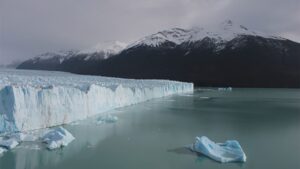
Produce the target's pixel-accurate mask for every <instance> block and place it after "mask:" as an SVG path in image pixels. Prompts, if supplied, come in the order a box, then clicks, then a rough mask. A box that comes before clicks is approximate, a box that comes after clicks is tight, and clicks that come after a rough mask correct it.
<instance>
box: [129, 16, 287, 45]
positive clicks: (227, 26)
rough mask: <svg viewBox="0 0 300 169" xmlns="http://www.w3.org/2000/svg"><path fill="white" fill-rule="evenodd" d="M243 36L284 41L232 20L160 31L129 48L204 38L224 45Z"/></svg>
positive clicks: (191, 41) (186, 41) (179, 42)
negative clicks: (212, 25) (204, 25)
mask: <svg viewBox="0 0 300 169" xmlns="http://www.w3.org/2000/svg"><path fill="white" fill-rule="evenodd" d="M241 35H251V36H260V37H265V38H272V39H283V38H280V37H275V36H270V35H267V34H264V33H261V32H257V31H251V30H249V29H248V28H247V27H245V26H243V25H238V24H234V23H233V22H232V21H231V20H227V21H225V22H222V23H221V24H219V25H217V26H215V27H212V28H205V27H194V28H192V29H181V28H172V29H169V30H164V31H160V32H158V33H155V34H152V35H149V36H146V37H144V38H141V39H140V40H138V41H136V42H134V43H133V44H131V45H129V46H128V48H132V47H138V46H151V47H159V46H160V45H162V44H164V43H173V44H174V45H180V44H182V43H194V42H197V41H201V40H203V39H204V38H210V39H212V40H213V41H214V43H218V44H223V43H225V42H228V41H230V40H232V39H234V38H236V37H238V36H241Z"/></svg>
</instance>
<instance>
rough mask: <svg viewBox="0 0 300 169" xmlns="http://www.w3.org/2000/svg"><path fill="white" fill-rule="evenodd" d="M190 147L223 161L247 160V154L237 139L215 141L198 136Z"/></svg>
mask: <svg viewBox="0 0 300 169" xmlns="http://www.w3.org/2000/svg"><path fill="white" fill-rule="evenodd" d="M189 148H190V149H191V150H192V151H195V152H198V153H201V154H203V155H205V156H207V157H210V158H211V159H213V160H216V161H218V162H221V163H227V162H246V155H245V153H244V151H243V149H242V147H241V145H240V144H239V142H238V141H236V140H227V141H226V142H225V143H215V142H213V141H211V140H210V139H209V138H207V137H205V136H202V137H196V142H195V143H194V144H193V145H191V146H190V147H189Z"/></svg>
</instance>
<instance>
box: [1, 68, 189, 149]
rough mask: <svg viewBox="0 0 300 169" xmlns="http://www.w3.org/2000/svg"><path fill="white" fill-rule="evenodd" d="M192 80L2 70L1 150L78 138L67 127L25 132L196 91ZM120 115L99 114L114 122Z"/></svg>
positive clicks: (52, 145) (60, 143)
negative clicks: (39, 141) (25, 141)
mask: <svg viewBox="0 0 300 169" xmlns="http://www.w3.org/2000/svg"><path fill="white" fill-rule="evenodd" d="M193 88H194V87H193V84H192V83H183V82H176V81H168V80H133V79H120V78H109V77H101V76H83V75H75V74H71V73H63V72H50V71H30V70H10V69H0V154H1V153H3V152H5V151H7V150H8V149H12V148H14V147H16V146H17V145H18V144H19V143H20V142H22V141H24V140H27V141H35V140H41V141H42V142H44V143H46V144H47V148H48V149H55V148H59V147H62V146H66V145H67V144H68V143H70V142H71V141H72V140H74V137H73V136H72V134H71V133H69V132H68V131H67V130H65V129H64V128H61V127H59V128H56V129H48V130H47V132H48V133H46V134H42V135H41V134H40V135H39V136H37V135H36V134H35V135H30V134H26V135H25V134H23V133H26V132H28V131H32V130H36V129H44V128H49V127H53V126H59V125H62V124H68V123H71V122H75V121H78V120H83V119H86V118H88V117H92V116H95V115H97V114H101V113H104V112H106V111H109V110H112V109H115V108H119V107H123V106H129V105H132V104H136V103H140V102H144V101H147V100H150V99H154V98H160V97H164V96H169V95H172V94H180V93H186V92H192V91H193ZM117 120H118V119H117V117H113V116H107V117H106V116H105V117H102V118H99V119H98V120H97V121H98V123H99V124H101V123H103V122H108V123H110V122H115V121H117Z"/></svg>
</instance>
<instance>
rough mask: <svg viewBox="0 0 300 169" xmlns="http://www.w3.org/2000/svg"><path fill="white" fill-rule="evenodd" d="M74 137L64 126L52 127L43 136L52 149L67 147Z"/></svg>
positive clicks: (48, 146)
mask: <svg viewBox="0 0 300 169" xmlns="http://www.w3.org/2000/svg"><path fill="white" fill-rule="evenodd" d="M74 139H75V138H74V137H73V135H72V134H71V133H70V132H68V131H67V130H66V129H64V128H63V127H58V128H55V129H50V130H49V131H48V132H46V134H45V135H44V136H42V140H43V142H44V143H46V144H47V148H48V149H50V150H53V149H57V148H61V147H65V146H67V145H68V144H69V143H71V142H72V141H73V140H74Z"/></svg>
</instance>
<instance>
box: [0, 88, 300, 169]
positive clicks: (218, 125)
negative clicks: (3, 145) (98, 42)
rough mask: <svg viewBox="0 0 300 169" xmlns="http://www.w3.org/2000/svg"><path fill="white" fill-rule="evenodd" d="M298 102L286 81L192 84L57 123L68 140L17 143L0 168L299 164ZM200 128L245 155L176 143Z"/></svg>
mask: <svg viewBox="0 0 300 169" xmlns="http://www.w3.org/2000/svg"><path fill="white" fill-rule="evenodd" d="M299 103H300V90H292V89H233V91H232V92H228V91H216V90H200V91H197V92H195V93H194V94H185V95H177V96H172V97H167V98H162V99H157V100H153V101H149V102H146V103H142V104H138V105H134V106H130V107H126V108H122V109H119V110H115V111H114V112H111V113H114V114H116V115H117V116H118V117H119V120H118V122H117V123H112V124H103V125H96V123H95V119H89V120H85V121H81V122H79V124H76V125H67V126H64V127H65V128H66V129H67V130H69V131H70V132H71V133H72V134H73V135H74V136H75V138H76V140H75V141H73V142H72V143H71V144H69V146H68V147H65V148H63V149H60V150H56V151H47V150H45V149H43V148H42V149H41V150H38V149H37V148H38V147H36V145H35V147H32V146H33V145H30V144H29V145H28V143H26V144H25V143H23V144H22V145H21V146H20V147H19V148H17V149H14V150H12V151H10V152H7V153H5V154H4V155H3V156H2V157H1V158H0V168H1V169H2V168H3V169H24V168H26V169H48V168H49V169H50V168H58V169H59V168H62V169H67V168H72V169H77V168H89V169H94V168H95V169H96V168H110V169H113V168H122V169H124V168H125V169H126V168H128V169H134V168H137V169H140V168H143V169H144V168H149V169H153V168H164V169H166V168H172V169H176V168H178V169H179V168H206V169H210V168H222V169H223V168H253V169H256V168H264V169H268V168H270V169H277V168H278V169H282V168H300V159H299V157H300V146H299V142H300V132H299V129H300V104H299ZM201 135H206V136H208V137H209V138H211V139H213V140H215V141H217V142H223V141H225V140H228V139H236V140H238V141H239V142H240V143H241V145H242V146H243V149H244V151H245V153H246V155H247V157H248V158H247V160H248V161H247V162H246V163H244V164H240V163H233V164H220V163H217V162H214V161H212V160H210V159H207V158H206V157H204V156H201V155H199V154H195V153H192V152H190V151H188V150H186V149H185V148H184V146H185V145H187V144H190V143H192V142H194V137H195V136H201ZM22 147H23V148H22ZM40 147H42V145H40Z"/></svg>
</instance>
